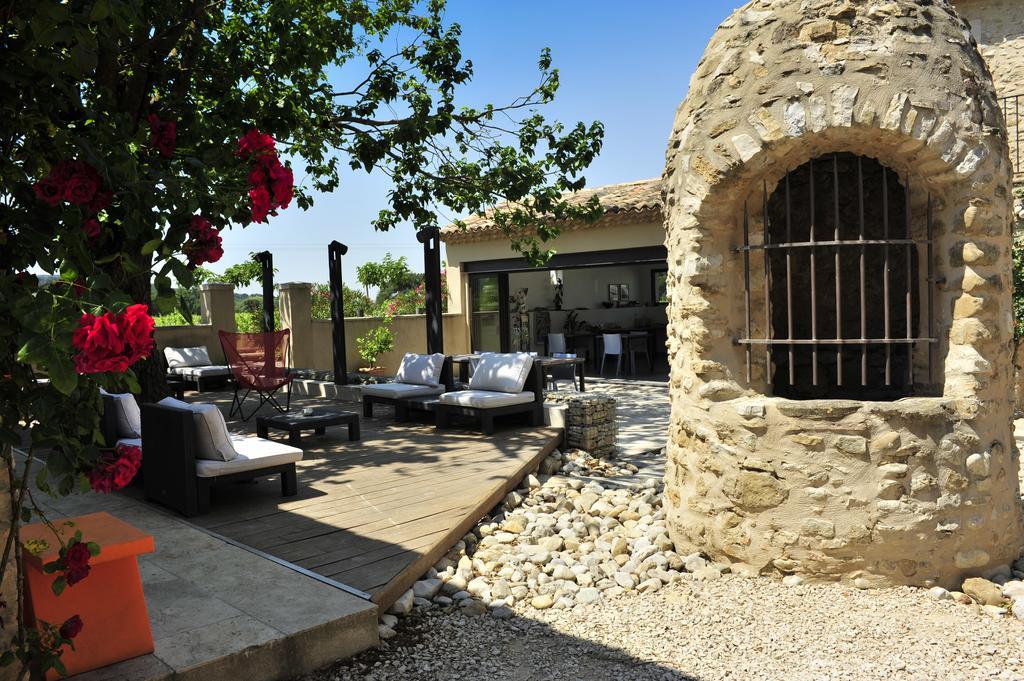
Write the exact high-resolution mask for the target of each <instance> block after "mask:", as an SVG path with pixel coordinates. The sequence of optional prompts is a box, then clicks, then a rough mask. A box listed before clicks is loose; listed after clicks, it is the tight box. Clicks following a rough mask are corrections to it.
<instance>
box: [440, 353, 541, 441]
mask: <svg viewBox="0 0 1024 681" xmlns="http://www.w3.org/2000/svg"><path fill="white" fill-rule="evenodd" d="M509 414H527V415H528V416H529V422H530V425H531V426H538V425H541V424H543V423H544V370H543V367H541V366H539V365H538V364H536V363H535V362H534V361H533V357H532V356H531V355H530V354H528V353H525V352H516V353H497V352H495V353H487V354H484V355H482V356H481V357H480V361H479V362H478V363H477V365H476V368H475V370H474V371H473V375H472V376H471V377H470V379H469V389H468V390H456V391H451V392H446V393H444V394H442V395H441V396H440V397H439V398H438V402H437V404H436V405H434V416H435V424H436V427H437V428H444V427H445V426H447V425H448V422H449V420H450V419H451V417H452V416H469V417H472V418H475V419H479V421H480V425H481V429H482V430H483V432H484V434H485V435H491V434H493V433H494V418H495V417H497V416H507V415H509Z"/></svg>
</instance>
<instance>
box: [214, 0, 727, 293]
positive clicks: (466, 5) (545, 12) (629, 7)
mask: <svg viewBox="0 0 1024 681" xmlns="http://www.w3.org/2000/svg"><path fill="white" fill-rule="evenodd" d="M739 4H741V2H740V0H705V1H704V2H692V1H686V2H670V1H668V0H657V1H650V0H646V1H640V2H633V3H622V2H619V1H612V0H590V1H586V2H585V1H583V0H547V1H546V2H541V1H540V0H517V1H516V2H501V3H499V2H494V1H492V0H449V4H448V11H447V18H448V20H449V21H450V22H458V23H459V24H461V25H462V28H463V40H462V46H463V54H464V56H466V57H468V58H469V59H471V60H472V61H473V65H474V72H475V76H474V80H473V82H472V83H470V84H469V85H468V86H467V87H465V89H464V91H463V93H462V98H461V103H465V104H469V105H479V104H483V103H486V102H492V103H494V104H498V103H503V102H506V101H508V100H510V99H512V98H514V97H516V96H520V95H523V94H526V93H528V92H529V91H530V90H531V89H532V88H533V87H534V86H535V85H536V83H537V75H538V72H537V68H536V62H537V57H538V55H539V54H540V51H541V49H542V48H544V47H550V48H551V50H552V55H553V59H554V64H555V66H556V67H557V68H558V69H559V70H560V75H561V88H560V90H559V92H558V96H557V98H556V100H555V102H554V103H553V104H551V105H549V106H546V107H544V108H543V109H542V112H543V113H544V114H545V115H546V116H548V117H549V118H557V119H560V120H562V121H563V122H565V123H567V124H572V123H575V122H576V121H578V120H583V121H587V122H589V121H592V120H600V121H602V122H603V123H604V124H605V128H606V130H605V144H604V150H603V152H602V154H601V156H600V157H598V159H597V160H596V161H595V162H594V164H593V165H592V166H591V168H590V170H589V171H588V172H587V173H586V176H587V182H588V185H589V186H598V185H602V184H609V183H613V182H625V181H629V180H638V179H643V178H648V177H655V176H657V175H660V174H661V170H662V164H663V160H664V154H665V144H666V142H667V140H668V135H669V132H670V129H671V125H672V117H673V115H674V113H675V109H676V107H677V106H678V104H679V102H680V101H682V99H683V97H684V96H685V95H686V89H687V85H688V83H689V79H690V74H691V73H693V70H694V67H695V66H696V65H697V62H698V61H699V59H700V55H701V54H702V52H703V51H704V47H705V45H706V44H707V41H708V39H709V38H710V37H711V34H712V33H713V32H714V30H715V27H717V25H718V24H719V23H720V22H721V21H722V20H723V19H724V18H725V17H726V16H728V14H729V13H730V12H731V11H732V10H733V9H734V8H735V7H736V6H738V5H739ZM300 179H301V173H297V176H296V180H300ZM388 189H389V184H388V180H387V178H386V177H383V176H381V175H379V174H373V175H367V174H365V173H352V172H346V174H345V175H344V177H343V179H342V185H341V187H340V188H339V189H338V190H336V191H335V192H333V193H331V194H329V195H325V194H321V195H317V196H316V203H315V205H314V206H313V208H311V209H310V210H308V211H302V210H300V209H298V208H297V207H296V206H295V205H294V204H293V205H292V207H291V208H289V209H288V210H285V211H283V212H282V213H281V214H280V215H278V216H277V217H276V218H271V219H270V223H269V224H262V225H251V226H249V227H247V228H246V229H244V230H243V229H239V228H234V229H232V230H230V231H225V232H224V247H225V248H224V250H225V255H224V258H223V259H222V260H221V261H220V262H218V263H216V264H215V265H214V266H213V267H212V269H214V270H216V271H220V270H222V269H223V268H224V267H226V266H228V265H231V264H234V263H236V262H240V261H243V260H245V259H246V258H247V257H248V254H249V253H250V252H251V251H259V250H270V251H272V252H273V253H274V264H275V266H276V267H277V268H278V270H279V272H278V275H277V281H278V282H284V281H313V282H322V281H326V280H327V244H328V243H329V242H330V241H331V240H332V239H338V240H339V241H341V242H343V243H345V244H347V245H348V246H349V252H348V255H347V256H346V257H345V261H344V269H345V281H346V283H349V285H354V284H355V267H356V266H357V265H359V264H361V263H363V262H367V261H369V260H378V259H380V258H381V257H383V255H384V254H385V253H387V252H391V253H393V254H394V255H395V256H396V257H397V256H401V255H405V256H407V257H408V258H409V262H410V265H411V266H412V268H413V269H414V270H417V271H419V270H421V269H422V247H421V246H420V245H419V244H418V243H417V242H416V239H415V235H414V233H413V229H412V227H411V226H406V227H403V228H399V229H396V230H392V231H391V232H376V231H374V230H373V228H372V227H371V226H370V222H371V220H372V219H373V217H374V216H375V215H376V214H377V212H378V211H379V210H380V209H381V208H382V207H383V206H384V205H385V204H386V201H387V198H386V197H387V192H388ZM443 217H444V219H443V220H442V224H444V223H447V222H448V221H449V218H451V217H456V216H453V215H445V216H443Z"/></svg>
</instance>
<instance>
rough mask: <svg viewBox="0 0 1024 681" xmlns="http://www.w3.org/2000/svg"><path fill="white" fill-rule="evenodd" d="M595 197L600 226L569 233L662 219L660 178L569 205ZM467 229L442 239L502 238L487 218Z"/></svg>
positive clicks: (450, 229)
mask: <svg viewBox="0 0 1024 681" xmlns="http://www.w3.org/2000/svg"><path fill="white" fill-rule="evenodd" d="M592 196H596V197H597V198H598V200H599V201H600V202H601V205H602V206H604V211H605V212H604V215H602V216H601V218H600V219H599V220H597V222H593V223H590V224H586V223H583V222H580V223H572V224H570V225H563V226H562V228H563V229H566V228H569V229H585V228H587V227H592V226H599V225H608V224H611V223H618V222H632V221H636V220H643V219H652V218H654V219H660V216H661V210H662V202H661V178H660V177H659V178H654V179H650V180H639V181H635V182H622V183H619V184H608V185H604V186H603V187H595V188H593V189H583V190H581V191H578V192H575V193H573V194H570V195H569V202H570V203H573V204H583V203H586V202H587V201H589V200H590V198H591V197H592ZM463 222H464V223H465V227H459V226H457V225H454V224H451V225H448V226H447V227H445V228H444V229H442V230H441V238H442V239H443V240H444V241H446V242H449V243H457V242H462V241H481V240H485V239H493V238H495V237H497V236H499V235H501V233H502V232H501V230H500V229H498V228H497V227H496V226H495V225H494V223H493V222H492V221H491V220H490V219H489V218H488V217H487V216H486V215H485V216H479V215H473V216H471V217H468V218H466V219H465V220H463Z"/></svg>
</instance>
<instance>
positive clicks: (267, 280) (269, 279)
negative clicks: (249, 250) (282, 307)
mask: <svg viewBox="0 0 1024 681" xmlns="http://www.w3.org/2000/svg"><path fill="white" fill-rule="evenodd" d="M253 258H255V260H256V262H258V263H259V264H260V265H262V266H263V273H262V275H261V279H262V281H263V330H264V331H266V332H270V331H273V330H274V254H273V253H271V252H270V251H261V252H260V253H257V254H255V255H254V256H253Z"/></svg>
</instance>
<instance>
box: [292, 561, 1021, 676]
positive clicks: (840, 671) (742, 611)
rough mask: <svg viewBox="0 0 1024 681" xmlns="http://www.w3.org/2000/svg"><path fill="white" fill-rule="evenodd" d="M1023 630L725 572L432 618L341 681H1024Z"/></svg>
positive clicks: (833, 589) (344, 667) (912, 598)
mask: <svg viewBox="0 0 1024 681" xmlns="http://www.w3.org/2000/svg"><path fill="white" fill-rule="evenodd" d="M1022 642H1024V623H1022V622H1019V621H1017V620H1015V619H996V618H993V617H988V616H984V615H980V614H979V613H978V612H977V610H976V608H973V607H964V606H962V605H959V604H957V603H954V602H952V601H948V600H946V601H936V600H932V599H930V598H929V597H928V596H927V592H926V591H925V590H922V589H912V588H898V589H886V590H872V591H859V590H857V589H853V588H849V587H844V586H840V585H834V584H801V585H799V586H784V585H782V584H781V583H779V582H777V581H774V580H771V579H767V578H746V577H739V576H732V575H724V576H723V577H722V579H720V580H716V581H712V582H698V581H682V582H678V583H674V584H671V585H668V586H666V587H665V588H663V589H661V590H660V591H657V592H654V593H644V594H637V593H630V594H624V595H622V596H619V597H617V598H613V599H609V600H607V601H606V602H603V603H599V604H594V605H589V606H578V607H576V608H573V609H569V610H544V611H538V610H534V609H532V608H530V607H529V606H523V607H519V606H517V607H516V608H515V613H514V615H513V616H512V617H509V618H507V619H498V618H495V617H493V616H491V615H480V616H476V617H470V616H466V615H463V614H461V613H459V612H457V611H453V612H444V611H442V610H436V609H435V610H430V611H426V612H424V613H421V614H416V615H413V616H412V617H409V618H407V619H406V620H405V621H404V622H403V626H402V628H401V630H400V633H399V635H398V636H397V637H395V638H394V639H392V640H390V641H385V642H383V644H382V646H381V648H379V649H376V650H373V651H370V652H368V653H364V654H363V655H361V656H359V657H357V658H355V659H353V660H348V661H345V662H343V663H339V664H338V665H336V666H334V667H331V668H329V669H325V670H321V671H319V672H317V673H315V674H312V675H310V676H308V677H305V679H304V681H329V680H330V681H334V680H341V679H378V680H383V679H394V680H396V681H397V680H402V681H407V680H410V679H423V680H442V679H444V680H448V679H516V680H520V681H531V680H534V679H537V680H540V679H588V680H589V679H623V680H628V679H702V680H712V679H759V680H769V679H892V680H894V681H899V680H901V679H1024V663H1022V659H1024V644H1022Z"/></svg>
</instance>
